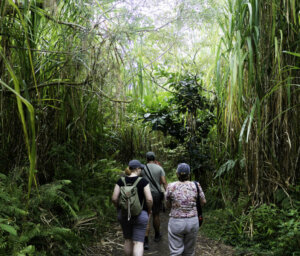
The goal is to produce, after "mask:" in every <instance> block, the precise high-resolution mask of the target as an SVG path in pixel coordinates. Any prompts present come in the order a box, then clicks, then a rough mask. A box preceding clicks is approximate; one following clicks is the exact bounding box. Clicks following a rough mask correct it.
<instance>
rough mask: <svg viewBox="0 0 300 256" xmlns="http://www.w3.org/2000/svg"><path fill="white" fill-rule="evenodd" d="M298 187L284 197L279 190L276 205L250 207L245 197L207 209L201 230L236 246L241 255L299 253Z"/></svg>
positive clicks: (278, 255)
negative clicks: (219, 207) (288, 196)
mask: <svg viewBox="0 0 300 256" xmlns="http://www.w3.org/2000/svg"><path fill="white" fill-rule="evenodd" d="M299 188H300V187H296V188H292V190H293V191H294V193H292V195H291V197H290V198H287V197H285V198H284V199H283V197H282V196H280V194H281V192H280V191H279V193H278V194H279V196H278V195H276V197H275V199H276V200H275V202H276V204H275V203H272V204H261V205H258V206H247V205H249V204H248V203H249V199H248V198H246V197H245V198H243V199H241V198H240V200H239V201H238V202H237V203H235V204H231V205H228V206H227V207H226V208H224V209H210V210H207V211H206V212H205V214H204V215H205V222H204V224H203V226H202V228H201V231H202V232H203V233H204V234H205V235H207V236H209V237H211V238H214V239H221V240H223V241H224V242H226V243H227V244H230V245H232V246H235V247H236V249H237V250H236V251H237V254H238V255H244V254H245V253H251V255H275V256H282V255H290V256H299V255H300V249H299V248H300V212H299V206H300V201H299ZM209 200H213V199H212V198H210V199H208V201H209ZM247 255H248V254H247Z"/></svg>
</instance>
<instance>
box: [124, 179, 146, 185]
mask: <svg viewBox="0 0 300 256" xmlns="http://www.w3.org/2000/svg"><path fill="white" fill-rule="evenodd" d="M141 179H142V177H138V178H137V179H136V181H135V182H134V183H133V184H132V186H137V184H138V183H139V181H140V180H141ZM121 180H122V182H123V184H124V186H126V185H127V184H126V179H125V177H121Z"/></svg>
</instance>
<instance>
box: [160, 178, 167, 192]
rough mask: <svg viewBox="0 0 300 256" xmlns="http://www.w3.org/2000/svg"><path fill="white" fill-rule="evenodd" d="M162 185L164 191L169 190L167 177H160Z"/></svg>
mask: <svg viewBox="0 0 300 256" xmlns="http://www.w3.org/2000/svg"><path fill="white" fill-rule="evenodd" d="M160 184H163V186H164V189H165V190H167V186H168V183H167V180H166V176H160Z"/></svg>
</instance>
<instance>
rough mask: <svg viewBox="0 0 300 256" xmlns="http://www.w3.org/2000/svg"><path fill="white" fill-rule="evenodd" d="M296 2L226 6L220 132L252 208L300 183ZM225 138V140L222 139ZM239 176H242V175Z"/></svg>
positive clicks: (238, 1) (231, 1)
mask: <svg viewBox="0 0 300 256" xmlns="http://www.w3.org/2000/svg"><path fill="white" fill-rule="evenodd" d="M299 7H300V6H299V3H298V2H297V1H284V0H281V1H274V0H268V1H257V0H247V1H242V0H228V1H227V4H226V11H225V18H224V20H223V21H222V22H221V28H222V31H223V34H224V36H223V37H222V39H221V41H220V45H219V50H218V54H217V59H216V73H215V74H216V78H217V79H216V84H215V85H216V91H217V96H218V99H219V109H218V113H219V119H218V120H219V121H218V127H219V129H218V130H219V131H221V133H220V134H219V135H220V137H219V138H220V139H221V141H224V142H225V144H226V148H227V152H229V154H228V155H223V156H219V157H220V163H219V164H220V165H221V164H222V163H224V162H225V161H226V160H228V159H243V158H245V160H246V162H245V166H244V167H242V166H241V167H240V168H237V169H236V172H238V173H237V175H238V176H240V177H243V178H244V180H245V183H246V184H245V185H246V188H247V192H248V193H249V194H250V195H252V199H253V201H254V202H261V201H270V200H272V198H273V193H274V192H275V191H276V190H277V189H278V188H282V189H284V190H287V189H288V188H289V186H291V185H294V184H295V182H296V178H297V177H298V178H299V174H298V172H297V169H298V168H299V163H298V162H299V161H298V158H299V147H300V145H299V140H298V139H297V138H299V135H300V132H299V128H298V126H297V125H296V123H297V122H298V121H297V120H299V107H300V106H299V89H298V86H299V84H300V82H299V72H298V70H297V69H295V68H291V67H292V66H295V65H296V66H298V67H299V59H297V58H296V56H291V55H287V54H285V53H284V51H290V52H293V53H297V52H299V50H300V49H299V45H300V44H299V42H300V37H299V35H300V34H299V29H300V20H299V19H297V17H296V14H297V12H299ZM222 138H225V139H224V140H223V139H222ZM238 169H239V170H240V171H238Z"/></svg>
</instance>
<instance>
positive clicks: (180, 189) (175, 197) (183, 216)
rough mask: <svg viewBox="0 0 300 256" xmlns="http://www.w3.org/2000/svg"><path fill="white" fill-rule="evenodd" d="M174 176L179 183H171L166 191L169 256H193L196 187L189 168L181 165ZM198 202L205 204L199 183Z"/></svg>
mask: <svg viewBox="0 0 300 256" xmlns="http://www.w3.org/2000/svg"><path fill="white" fill-rule="evenodd" d="M176 175H177V178H178V180H179V181H176V182H172V183H170V184H169V185H168V187H167V190H166V202H167V206H168V207H169V208H171V211H170V219H169V223H168V239H169V249H170V256H175V255H176V256H177V255H191V256H193V255H194V254H195V244H196V240H197V234H198V230H199V223H198V213H197V208H196V198H197V187H196V185H195V183H194V182H192V181H189V179H190V166H189V165H188V164H186V163H181V164H179V165H178V167H177V171H176ZM197 185H198V187H199V194H200V202H201V204H202V205H203V204H205V203H206V199H205V195H204V193H203V190H202V188H201V186H200V184H199V183H197Z"/></svg>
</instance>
